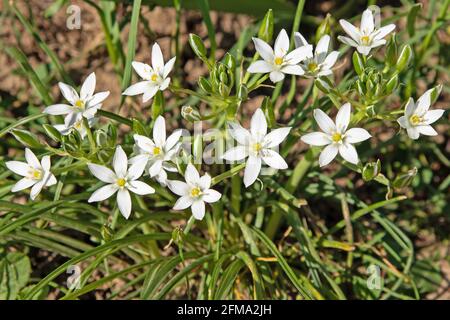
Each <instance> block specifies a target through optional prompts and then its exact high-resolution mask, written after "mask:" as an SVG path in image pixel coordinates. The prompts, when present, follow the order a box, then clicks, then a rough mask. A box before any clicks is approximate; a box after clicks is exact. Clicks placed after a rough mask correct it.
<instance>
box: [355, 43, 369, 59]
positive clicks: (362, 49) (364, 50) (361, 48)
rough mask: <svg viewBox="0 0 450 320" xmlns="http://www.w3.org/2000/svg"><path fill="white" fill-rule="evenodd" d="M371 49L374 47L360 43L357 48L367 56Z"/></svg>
mask: <svg viewBox="0 0 450 320" xmlns="http://www.w3.org/2000/svg"><path fill="white" fill-rule="evenodd" d="M370 49H372V48H371V47H368V46H360V45H358V46H357V47H356V50H358V52H359V53H361V54H362V55H365V56H367V55H369V53H370Z"/></svg>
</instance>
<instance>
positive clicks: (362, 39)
mask: <svg viewBox="0 0 450 320" xmlns="http://www.w3.org/2000/svg"><path fill="white" fill-rule="evenodd" d="M369 40H370V38H369V36H362V37H361V42H362V44H363V45H365V46H367V45H369Z"/></svg>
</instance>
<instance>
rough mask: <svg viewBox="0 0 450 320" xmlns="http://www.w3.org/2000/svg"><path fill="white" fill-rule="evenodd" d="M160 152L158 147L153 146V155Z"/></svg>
mask: <svg viewBox="0 0 450 320" xmlns="http://www.w3.org/2000/svg"><path fill="white" fill-rule="evenodd" d="M159 154H161V148H160V147H154V148H153V155H155V156H157V155H159Z"/></svg>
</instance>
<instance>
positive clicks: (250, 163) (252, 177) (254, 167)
mask: <svg viewBox="0 0 450 320" xmlns="http://www.w3.org/2000/svg"><path fill="white" fill-rule="evenodd" d="M260 171H261V158H259V157H254V156H250V157H249V158H248V160H247V163H246V164H245V171H244V185H245V187H246V188H248V187H249V186H250V185H252V184H253V183H254V182H255V181H256V178H258V175H259V172H260Z"/></svg>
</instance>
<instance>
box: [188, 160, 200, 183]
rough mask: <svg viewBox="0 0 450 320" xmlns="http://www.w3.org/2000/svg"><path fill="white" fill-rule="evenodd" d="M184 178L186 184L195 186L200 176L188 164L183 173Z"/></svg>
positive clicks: (192, 166)
mask: <svg viewBox="0 0 450 320" xmlns="http://www.w3.org/2000/svg"><path fill="white" fill-rule="evenodd" d="M184 177H185V178H186V182H187V183H188V184H190V185H197V184H198V183H199V181H200V174H199V173H198V171H197V169H196V168H195V166H194V165H192V164H191V163H188V165H187V167H186V171H185V172H184Z"/></svg>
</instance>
